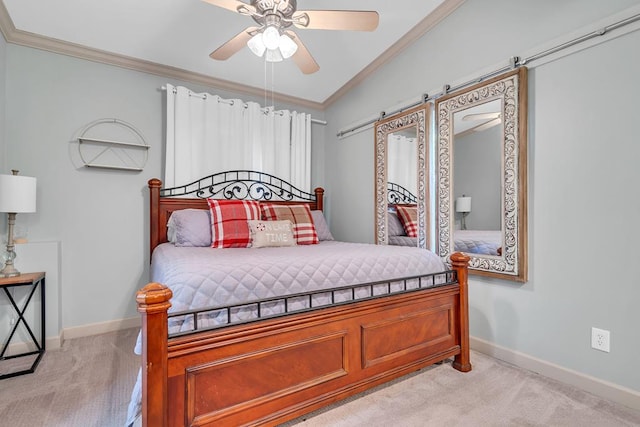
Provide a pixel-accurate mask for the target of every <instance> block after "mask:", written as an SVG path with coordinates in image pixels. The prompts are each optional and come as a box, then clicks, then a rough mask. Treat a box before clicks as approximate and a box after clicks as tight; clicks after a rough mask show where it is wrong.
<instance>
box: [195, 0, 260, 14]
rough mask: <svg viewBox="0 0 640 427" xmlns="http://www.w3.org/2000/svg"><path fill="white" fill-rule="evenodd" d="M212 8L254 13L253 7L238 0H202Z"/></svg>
mask: <svg viewBox="0 0 640 427" xmlns="http://www.w3.org/2000/svg"><path fill="white" fill-rule="evenodd" d="M202 1H205V2H207V3H209V4H212V5H214V6H218V7H222V8H224V9H228V10H230V11H232V12H239V13H240V10H247V11H248V12H253V13H255V12H256V9H255V7H253V6H251V5H250V4H247V3H244V2H241V1H238V0H202Z"/></svg>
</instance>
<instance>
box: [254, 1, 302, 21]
mask: <svg viewBox="0 0 640 427" xmlns="http://www.w3.org/2000/svg"><path fill="white" fill-rule="evenodd" d="M297 3H298V2H297V1H296V0H251V5H252V6H253V7H255V8H256V11H257V12H258V13H259V14H260V15H266V14H270V13H279V14H281V15H282V17H284V18H291V16H292V15H293V13H294V12H295V11H296V9H297Z"/></svg>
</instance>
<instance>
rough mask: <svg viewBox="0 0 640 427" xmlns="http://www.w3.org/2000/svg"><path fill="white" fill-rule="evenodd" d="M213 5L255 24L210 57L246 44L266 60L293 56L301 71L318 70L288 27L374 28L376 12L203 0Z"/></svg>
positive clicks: (292, 0) (272, 1)
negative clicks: (309, 8)
mask: <svg viewBox="0 0 640 427" xmlns="http://www.w3.org/2000/svg"><path fill="white" fill-rule="evenodd" d="M204 1H205V2H207V3H210V4H212V5H214V6H218V7H222V8H224V9H228V10H231V11H233V12H237V13H239V14H241V15H247V16H250V17H252V18H253V20H254V21H256V23H258V26H253V27H248V28H245V29H244V30H242V31H241V32H240V33H238V34H237V35H236V36H234V37H233V38H232V39H231V40H229V41H228V42H226V43H225V44H223V45H222V46H220V47H219V48H218V49H216V50H214V51H213V52H211V54H210V55H209V56H210V57H211V58H213V59H217V60H226V59H228V58H230V57H231V56H232V55H233V54H235V53H236V52H238V51H239V50H240V49H242V48H243V47H244V46H245V45H247V46H248V47H249V49H251V51H252V52H253V53H255V54H256V55H257V56H260V57H262V56H263V55H264V57H265V60H266V61H268V62H279V61H282V60H283V59H286V58H292V59H293V61H294V62H295V63H296V65H297V66H298V68H300V70H301V71H302V72H303V73H304V74H311V73H315V72H316V71H318V70H319V69H320V66H319V65H318V63H317V62H316V61H315V59H313V57H312V56H311V53H309V50H308V49H307V48H306V46H305V45H304V43H302V40H300V38H299V37H298V36H297V34H296V33H294V32H293V31H291V30H290V29H289V27H291V26H292V25H293V26H295V27H296V28H300V29H305V28H307V29H319V30H352V31H373V30H375V29H376V28H377V27H378V12H374V11H357V10H297V0H251V2H250V3H244V2H242V1H239V0H204Z"/></svg>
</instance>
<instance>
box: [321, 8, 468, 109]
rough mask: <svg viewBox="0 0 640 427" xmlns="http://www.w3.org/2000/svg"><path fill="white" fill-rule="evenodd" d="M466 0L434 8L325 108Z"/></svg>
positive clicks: (329, 100)
mask: <svg viewBox="0 0 640 427" xmlns="http://www.w3.org/2000/svg"><path fill="white" fill-rule="evenodd" d="M465 1H466V0H445V1H444V2H443V3H442V4H441V5H440V6H438V7H437V8H435V9H434V11H433V12H431V13H430V14H429V15H427V16H426V17H425V18H424V19H423V20H422V21H420V22H419V23H418V24H417V25H416V26H415V27H413V28H412V29H411V30H409V31H408V32H407V33H406V34H405V35H404V36H402V38H401V39H400V40H398V41H397V42H395V43H394V44H393V45H392V46H391V47H390V48H389V49H387V50H385V51H384V52H383V53H382V54H381V55H380V56H378V57H377V58H376V59H375V60H374V61H373V62H372V63H371V64H369V65H368V66H366V67H365V68H364V69H363V70H362V71H360V72H359V73H358V74H357V75H355V76H354V77H353V78H352V79H351V80H349V81H348V82H347V83H345V85H344V86H342V87H341V88H340V89H338V90H337V91H336V92H334V94H333V95H331V96H330V97H329V98H327V99H326V100H325V101H324V102H323V103H322V107H323V108H328V107H329V106H330V105H331V104H333V103H334V102H336V101H337V100H338V99H340V98H341V97H342V96H343V95H345V94H346V93H347V92H349V91H350V90H351V89H353V88H354V87H355V86H357V85H358V84H360V83H362V82H363V81H364V80H365V79H366V78H367V77H369V76H370V75H371V74H373V73H374V72H375V71H377V70H378V68H380V67H382V66H383V65H385V64H386V63H388V62H390V61H391V60H392V59H393V58H394V57H396V56H397V55H398V54H400V53H401V52H402V51H404V50H405V49H406V48H408V47H409V46H411V45H412V44H413V43H414V42H415V41H416V40H418V39H419V38H420V37H422V36H423V35H425V34H426V33H427V32H428V31H429V30H431V29H432V28H433V27H435V26H436V25H438V23H440V21H442V20H443V19H444V18H446V17H447V16H449V15H450V14H451V13H452V12H453V11H454V10H456V9H457V8H458V7H460V6H461V5H462V4H463V3H464V2H465Z"/></svg>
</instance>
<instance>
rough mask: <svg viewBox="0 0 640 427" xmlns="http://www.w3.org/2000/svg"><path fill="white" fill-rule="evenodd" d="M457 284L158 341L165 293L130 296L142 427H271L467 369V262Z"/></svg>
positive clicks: (151, 290)
mask: <svg viewBox="0 0 640 427" xmlns="http://www.w3.org/2000/svg"><path fill="white" fill-rule="evenodd" d="M451 259H452V265H453V269H454V270H456V273H457V278H458V283H457V284H454V285H447V286H442V287H437V288H431V289H423V290H418V291H415V292H410V293H404V294H399V295H393V296H388V297H384V298H378V299H373V300H368V301H362V302H354V303H352V304H349V305H345V306H338V307H330V308H325V309H319V310H316V311H312V312H307V313H301V314H293V315H288V316H285V317H281V318H277V319H270V320H263V321H259V322H256V323H251V324H246V325H238V326H231V327H227V328H222V329H218V330H214V331H209V332H199V333H196V334H191V335H187V336H182V337H178V338H172V339H168V338H167V310H168V308H169V306H170V303H169V300H170V298H171V291H170V290H169V289H167V288H166V287H165V286H163V285H160V284H157V283H152V284H149V285H147V286H146V287H145V288H143V289H142V290H141V291H139V292H138V295H137V301H138V310H139V311H140V312H141V313H142V319H143V323H142V324H143V327H142V328H143V331H142V334H143V335H142V336H143V354H142V366H143V369H142V384H143V401H142V411H143V413H142V420H143V425H144V426H153V427H156V426H182V425H185V426H214V425H215V426H226V425H228V426H239V425H276V424H279V423H282V422H284V421H286V420H290V419H292V418H295V417H298V416H300V415H303V414H305V413H307V412H310V411H312V410H315V409H318V408H321V407H323V406H326V405H328V404H330V403H332V402H335V401H337V400H339V399H342V398H344V397H347V396H350V395H353V394H355V393H358V392H361V391H364V390H366V389H369V388H371V387H373V386H376V385H379V384H382V383H384V382H386V381H389V380H391V379H393V378H397V377H399V376H401V375H404V374H407V373H409V372H411V371H415V370H418V369H420V368H422V367H424V366H427V365H430V364H433V363H435V362H439V361H442V360H444V359H446V358H449V357H454V363H453V367H454V368H455V369H458V370H460V371H463V372H467V371H470V370H471V363H470V359H469V330H468V323H469V321H468V300H467V263H468V261H469V257H467V256H466V255H463V254H459V253H457V254H453V255H452V256H451Z"/></svg>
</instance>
